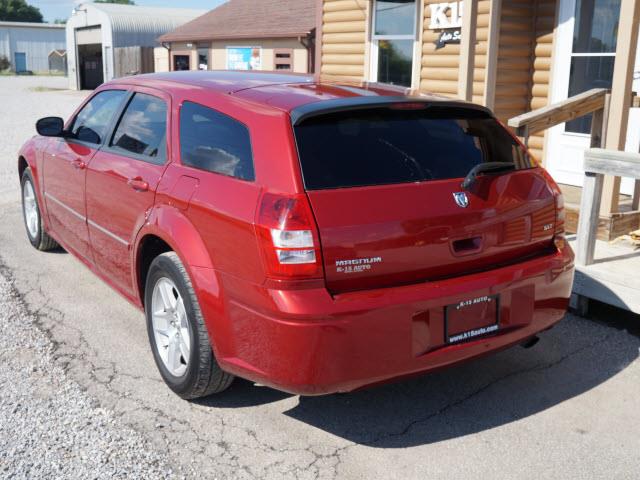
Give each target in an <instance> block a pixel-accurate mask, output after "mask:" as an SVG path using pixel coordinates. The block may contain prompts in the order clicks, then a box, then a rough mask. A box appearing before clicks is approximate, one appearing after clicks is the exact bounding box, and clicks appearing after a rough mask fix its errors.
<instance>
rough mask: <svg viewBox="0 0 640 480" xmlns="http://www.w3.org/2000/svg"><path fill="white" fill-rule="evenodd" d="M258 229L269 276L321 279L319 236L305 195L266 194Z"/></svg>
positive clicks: (262, 201)
mask: <svg viewBox="0 0 640 480" xmlns="http://www.w3.org/2000/svg"><path fill="white" fill-rule="evenodd" d="M256 229H257V233H258V237H259V239H260V243H261V248H262V256H263V260H264V265H265V269H266V273H267V277H269V278H272V279H278V280H304V279H317V278H322V275H323V270H322V258H321V254H320V239H319V237H318V232H317V229H316V225H315V219H314V217H313V214H312V212H311V206H310V205H309V201H308V200H307V197H306V196H305V195H304V194H298V195H277V194H273V193H265V194H264V195H263V196H262V199H261V201H260V209H259V212H258V221H257V225H256Z"/></svg>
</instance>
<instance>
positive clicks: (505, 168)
mask: <svg viewBox="0 0 640 480" xmlns="http://www.w3.org/2000/svg"><path fill="white" fill-rule="evenodd" d="M515 169H516V164H515V163H513V162H485V163H479V164H478V165H476V166H475V167H473V168H472V169H471V170H470V171H469V173H467V176H466V177H464V180H463V181H462V184H461V185H460V186H461V188H462V189H463V190H469V189H470V188H471V186H472V185H473V183H474V182H475V181H476V178H477V177H478V175H480V174H482V173H484V174H492V175H498V174H500V173H505V172H510V171H512V170H515Z"/></svg>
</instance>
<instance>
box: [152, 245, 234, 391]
mask: <svg viewBox="0 0 640 480" xmlns="http://www.w3.org/2000/svg"><path fill="white" fill-rule="evenodd" d="M145 313H146V317H147V330H148V333H149V342H150V343H151V349H152V351H153V356H154V359H155V362H156V365H157V366H158V369H159V370H160V374H161V375H162V378H163V379H164V381H165V382H166V384H167V385H168V386H169V388H171V390H173V391H174V392H175V393H176V394H178V395H179V396H180V397H182V398H184V399H195V398H199V397H205V396H207V395H211V394H213V393H218V392H222V391H223V390H225V389H227V388H228V387H229V385H231V382H232V381H233V378H234V377H233V375H230V374H228V373H226V372H224V371H223V370H222V369H221V368H220V366H219V365H218V362H217V361H216V359H215V356H214V354H213V350H212V349H211V344H210V341H209V332H208V331H207V327H206V325H205V323H204V318H203V317H202V312H201V310H200V305H199V304H198V299H197V298H196V295H195V291H194V290H193V286H192V284H191V280H190V279H189V276H188V274H187V271H186V269H185V268H184V265H183V264H182V262H181V261H180V259H179V258H178V255H176V254H175V253H174V252H168V253H163V254H162V255H159V256H158V257H156V258H155V260H153V262H152V263H151V266H150V267H149V272H148V274H147V281H146V287H145Z"/></svg>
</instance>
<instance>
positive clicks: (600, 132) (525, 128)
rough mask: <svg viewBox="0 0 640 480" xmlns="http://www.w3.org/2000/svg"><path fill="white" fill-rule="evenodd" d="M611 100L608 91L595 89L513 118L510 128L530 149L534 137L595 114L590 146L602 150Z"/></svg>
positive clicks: (510, 121)
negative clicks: (531, 139)
mask: <svg viewBox="0 0 640 480" xmlns="http://www.w3.org/2000/svg"><path fill="white" fill-rule="evenodd" d="M609 97H610V95H609V90H607V89H606V88H594V89H592V90H588V91H586V92H584V93H580V94H578V95H574V96H573V97H570V98H568V99H566V100H564V101H562V102H558V103H554V104H553V105H549V106H546V107H542V108H539V109H537V110H533V111H531V112H527V113H523V114H522V115H518V116H517V117H513V118H511V119H510V120H509V122H508V124H509V126H510V127H512V128H514V129H515V133H516V135H518V136H519V137H521V138H522V141H523V142H524V144H525V145H527V144H528V143H529V136H531V135H534V134H536V133H538V132H541V131H543V130H546V129H548V128H551V127H555V126H556V125H559V124H561V123H565V122H568V121H570V120H575V119H576V118H580V117H584V116H585V115H589V114H590V113H593V121H592V123H591V146H592V147H601V146H604V145H605V137H606V125H607V114H608V111H609Z"/></svg>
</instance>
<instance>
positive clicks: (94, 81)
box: [67, 3, 204, 90]
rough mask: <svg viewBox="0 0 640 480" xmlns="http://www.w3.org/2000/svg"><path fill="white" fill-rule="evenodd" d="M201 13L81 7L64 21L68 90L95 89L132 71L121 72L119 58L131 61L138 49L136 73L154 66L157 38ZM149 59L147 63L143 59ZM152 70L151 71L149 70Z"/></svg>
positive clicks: (89, 4) (125, 69) (175, 10)
mask: <svg viewBox="0 0 640 480" xmlns="http://www.w3.org/2000/svg"><path fill="white" fill-rule="evenodd" d="M202 13H204V11H202V10H189V9H183V8H155V7H141V6H133V5H119V4H110V3H99V4H98V3H82V4H80V5H78V6H77V7H76V8H75V9H74V10H73V13H72V15H71V17H70V18H69V20H68V21H67V63H68V71H69V88H71V89H73V90H79V89H92V88H96V87H97V86H98V85H100V84H101V83H103V82H105V81H108V80H111V79H112V78H115V77H118V76H122V75H125V74H128V73H131V71H132V70H136V69H135V68H124V67H122V68H120V66H121V64H122V62H120V61H119V59H120V57H126V58H130V57H131V53H132V48H134V47H135V48H139V57H140V58H139V59H138V62H137V63H138V65H139V66H140V67H139V68H138V69H137V71H138V73H144V72H145V71H146V70H145V69H144V67H142V66H143V65H153V52H152V48H147V47H154V46H158V42H157V40H156V39H157V38H158V37H159V36H160V35H162V34H164V33H166V32H169V31H171V30H173V29H175V28H176V27H178V26H180V25H182V24H184V23H186V22H188V21H190V20H193V19H194V18H196V17H197V16H199V15H202ZM146 53H148V54H149V55H151V60H150V61H149V62H147V61H145V59H144V58H143V56H144V55H145V54H146ZM151 68H152V67H151Z"/></svg>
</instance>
